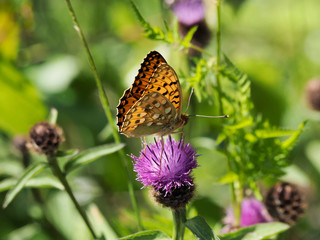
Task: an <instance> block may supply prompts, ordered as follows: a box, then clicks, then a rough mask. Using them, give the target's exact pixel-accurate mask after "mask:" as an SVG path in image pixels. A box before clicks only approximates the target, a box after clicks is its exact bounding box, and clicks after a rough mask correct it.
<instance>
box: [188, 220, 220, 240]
mask: <svg viewBox="0 0 320 240" xmlns="http://www.w3.org/2000/svg"><path fill="white" fill-rule="evenodd" d="M185 225H186V227H187V228H188V229H189V230H190V231H191V232H192V233H193V235H194V236H196V238H197V239H199V240H210V239H212V240H218V239H219V238H218V237H217V236H215V234H214V232H213V231H212V229H211V228H210V226H209V225H208V223H207V222H206V220H204V218H203V217H201V216H196V217H194V218H191V219H188V220H187V222H186V223H185Z"/></svg>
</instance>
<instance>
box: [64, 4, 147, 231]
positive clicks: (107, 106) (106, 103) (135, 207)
mask: <svg viewBox="0 0 320 240" xmlns="http://www.w3.org/2000/svg"><path fill="white" fill-rule="evenodd" d="M65 1H66V4H67V6H68V9H69V13H70V15H71V17H72V20H73V24H74V28H75V30H76V31H77V33H78V34H79V37H80V40H81V42H82V45H83V47H84V49H85V51H86V54H87V58H88V61H89V64H90V67H91V70H92V72H93V75H94V78H95V81H96V84H97V88H98V91H99V97H100V101H101V104H102V107H103V110H104V112H105V115H106V117H107V119H108V122H109V124H110V125H111V127H112V133H113V138H114V140H115V142H116V143H120V142H121V141H120V136H119V133H118V131H117V129H116V127H115V124H114V121H113V117H112V113H111V109H110V104H109V101H108V98H107V94H106V92H105V90H104V88H103V86H102V81H101V78H100V75H99V74H98V71H97V68H96V65H95V63H94V60H93V57H92V55H91V52H90V49H89V46H88V44H87V41H86V39H85V37H84V34H83V32H82V30H81V27H80V25H79V23H78V20H77V18H76V14H75V11H74V10H73V7H72V5H71V2H70V0H65ZM119 153H120V158H121V162H122V165H123V167H124V168H125V172H126V175H127V184H128V191H129V195H130V199H131V203H132V207H133V210H134V212H135V215H136V218H137V222H138V229H139V230H141V229H142V223H141V217H140V212H139V209H138V204H137V200H136V197H135V194H134V189H133V183H132V180H131V176H130V171H129V168H128V164H127V161H126V158H125V153H124V151H123V150H122V149H121V150H120V151H119Z"/></svg>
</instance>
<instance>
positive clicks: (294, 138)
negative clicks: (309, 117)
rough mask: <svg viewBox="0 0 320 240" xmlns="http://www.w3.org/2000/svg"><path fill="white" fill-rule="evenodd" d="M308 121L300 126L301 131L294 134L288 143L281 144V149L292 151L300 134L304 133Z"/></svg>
mask: <svg viewBox="0 0 320 240" xmlns="http://www.w3.org/2000/svg"><path fill="white" fill-rule="evenodd" d="M306 123H307V121H303V122H302V123H301V124H300V125H299V129H298V130H297V131H296V132H295V133H294V134H292V136H291V137H290V138H288V139H287V140H286V141H283V142H282V144H281V147H282V148H283V149H288V150H290V149H291V148H292V147H293V146H294V145H295V143H296V142H297V140H298V138H299V136H300V134H301V133H302V131H303V128H304V126H305V125H306Z"/></svg>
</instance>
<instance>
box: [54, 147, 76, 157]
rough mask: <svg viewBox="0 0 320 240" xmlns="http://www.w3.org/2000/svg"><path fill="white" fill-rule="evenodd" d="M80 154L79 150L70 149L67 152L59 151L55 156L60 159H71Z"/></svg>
mask: <svg viewBox="0 0 320 240" xmlns="http://www.w3.org/2000/svg"><path fill="white" fill-rule="evenodd" d="M78 153H79V149H69V150H67V151H60V150H59V151H58V152H56V154H55V156H56V157H58V158H71V157H74V156H75V155H77V154H78Z"/></svg>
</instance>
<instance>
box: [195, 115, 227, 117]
mask: <svg viewBox="0 0 320 240" xmlns="http://www.w3.org/2000/svg"><path fill="white" fill-rule="evenodd" d="M189 117H205V118H229V115H223V116H207V115H189Z"/></svg>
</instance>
